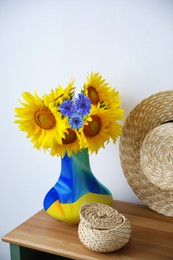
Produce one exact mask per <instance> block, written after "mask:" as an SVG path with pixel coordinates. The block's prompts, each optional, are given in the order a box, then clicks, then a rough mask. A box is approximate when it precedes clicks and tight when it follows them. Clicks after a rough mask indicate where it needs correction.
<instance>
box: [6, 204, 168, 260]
mask: <svg viewBox="0 0 173 260" xmlns="http://www.w3.org/2000/svg"><path fill="white" fill-rule="evenodd" d="M112 207H114V208H116V209H117V210H118V211H119V212H120V213H122V214H124V215H125V216H126V217H127V218H128V219H129V221H130V223H131V226H132V234H131V238H130V241H129V243H128V244H127V245H126V246H125V247H123V248H122V249H120V250H118V251H116V252H113V253H106V254H105V253H96V252H93V251H91V250H89V249H87V248H86V247H85V246H84V245H83V244H82V243H81V242H80V240H79V238H78V234H77V225H69V224H66V223H63V222H60V221H57V220H55V219H54V218H52V217H50V216H49V215H48V214H47V213H46V212H45V211H44V210H41V211H40V212H38V213H37V214H35V215H34V216H33V217H31V218H30V219H28V220H27V221H26V222H24V223H23V224H21V225H20V226H18V227H17V228H15V229H14V230H12V231H11V232H10V233H8V234H7V235H5V236H4V237H3V238H2V240H3V241H5V242H8V243H12V244H16V245H20V246H24V247H28V248H32V249H36V250H40V251H43V252H48V253H51V254H55V255H60V256H65V257H68V258H70V259H78V260H96V259H103V260H107V259H126V260H128V259H145V260H149V259H165V260H166V259H173V217H165V216H163V215H160V214H158V213H156V212H153V211H152V210H150V209H149V208H147V207H146V206H143V205H137V204H132V203H128V202H121V201H114V202H113V205H112Z"/></svg>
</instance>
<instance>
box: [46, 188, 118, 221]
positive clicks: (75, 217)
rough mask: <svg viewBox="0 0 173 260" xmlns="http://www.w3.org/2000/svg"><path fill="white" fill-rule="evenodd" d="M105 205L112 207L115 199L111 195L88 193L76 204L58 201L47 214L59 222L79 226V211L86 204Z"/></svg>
mask: <svg viewBox="0 0 173 260" xmlns="http://www.w3.org/2000/svg"><path fill="white" fill-rule="evenodd" d="M91 202H96V203H103V204H106V205H109V206H110V205H112V202H113V198H112V196H111V195H103V194H94V193H91V192H89V193H87V194H85V195H83V196H82V197H80V198H79V199H78V200H77V201H75V202H74V203H70V204H68V203H64V204H63V203H60V202H59V201H58V200H56V201H55V202H54V203H53V204H52V205H51V206H50V207H49V208H48V209H47V210H46V212H47V213H48V214H49V215H50V216H52V217H54V218H55V219H57V220H60V221H63V222H67V223H69V224H78V223H79V220H80V217H79V211H80V208H81V207H82V206H83V205H84V204H85V203H91Z"/></svg>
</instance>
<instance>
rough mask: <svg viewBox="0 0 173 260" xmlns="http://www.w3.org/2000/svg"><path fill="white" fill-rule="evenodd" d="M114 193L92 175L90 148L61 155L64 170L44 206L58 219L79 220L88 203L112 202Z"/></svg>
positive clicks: (46, 198)
mask: <svg viewBox="0 0 173 260" xmlns="http://www.w3.org/2000/svg"><path fill="white" fill-rule="evenodd" d="M112 201H113V198H112V194H111V192H110V191H109V190H108V189H107V188H106V187H105V186H103V185H102V184H101V183H100V182H99V181H98V180H97V179H96V178H95V176H94V175H93V173H92V171H91V168H90V163H89V155H88V150H87V149H83V150H82V151H80V152H78V153H77V154H72V156H71V157H68V155H67V154H66V155H65V156H64V158H61V173H60V176H59V179H58V181H57V183H56V184H55V185H54V186H53V187H52V188H51V189H50V191H49V192H48V193H47V195H46V196H45V199H44V209H45V210H46V212H47V213H48V214H49V215H51V216H52V217H54V218H56V219H57V220H60V221H63V222H67V223H70V224H77V223H79V211H80V208H81V206H83V205H84V204H85V203H90V202H98V203H99V202H100V203H103V204H107V205H111V204H112Z"/></svg>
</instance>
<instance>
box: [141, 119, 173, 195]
mask: <svg viewBox="0 0 173 260" xmlns="http://www.w3.org/2000/svg"><path fill="white" fill-rule="evenodd" d="M140 163H141V167H142V171H143V173H144V174H145V176H146V177H147V178H148V179H149V180H150V181H151V182H152V183H153V184H155V185H156V186H158V187H159V188H160V189H161V190H164V191H171V190H173V123H166V124H162V125H160V126H157V127H156V128H154V129H152V130H151V131H150V132H149V133H148V134H147V135H146V136H145V139H144V141H143V143H142V146H141V149H140Z"/></svg>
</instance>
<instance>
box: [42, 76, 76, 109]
mask: <svg viewBox="0 0 173 260" xmlns="http://www.w3.org/2000/svg"><path fill="white" fill-rule="evenodd" d="M73 85H74V80H71V81H70V83H69V84H68V85H67V87H66V88H65V89H64V88H63V87H61V86H58V87H57V88H56V89H55V90H51V92H50V94H45V95H44V96H43V98H44V103H45V105H46V106H48V105H49V104H50V103H51V102H54V105H55V106H58V105H60V104H61V103H62V102H63V101H64V100H67V99H72V98H73V96H74V86H73Z"/></svg>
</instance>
